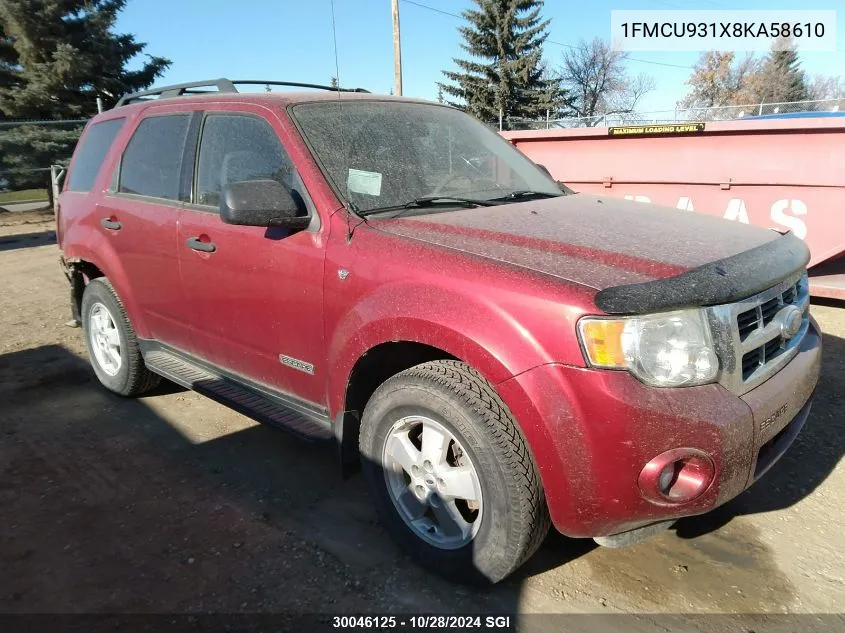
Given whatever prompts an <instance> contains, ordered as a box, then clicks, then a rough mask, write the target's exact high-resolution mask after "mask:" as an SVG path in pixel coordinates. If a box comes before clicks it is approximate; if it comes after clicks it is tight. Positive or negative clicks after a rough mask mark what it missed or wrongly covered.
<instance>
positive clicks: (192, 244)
mask: <svg viewBox="0 0 845 633" xmlns="http://www.w3.org/2000/svg"><path fill="white" fill-rule="evenodd" d="M185 243H186V244H187V245H188V248H190V249H192V250H195V251H200V252H202V253H213V252H214V251H216V250H217V246H216V245H215V244H214V243H213V242H202V241H200V238H198V237H189V238H188V239H187V240H186V241H185Z"/></svg>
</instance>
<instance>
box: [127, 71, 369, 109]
mask: <svg viewBox="0 0 845 633" xmlns="http://www.w3.org/2000/svg"><path fill="white" fill-rule="evenodd" d="M238 84H241V85H264V86H291V87H294V88H316V89H317V90H335V91H337V92H366V93H369V90H364V89H363V88H340V87H334V86H324V85H321V84H309V83H300V82H297V81H266V80H263V79H237V80H234V81H233V80H231V79H225V78H223V77H221V78H220V79H209V80H206V81H191V82H188V83H183V84H173V85H172V86H162V87H161V88H152V89H150V90H141V91H139V92H133V93H130V94H127V95H123V96H122V97H121V98H120V101H118V102H117V103H116V104H115V106H114V107H115V108H119V107H120V106H124V105H129V104H130V103H134V102H137V101H148V100H149V99H148V97H157V98H159V99H170V98H172V97H181V96H183V95H186V94H214V93H215V91H213V90H192V88H209V87H212V86H214V87H216V88H217V90H216V92H220V93H236V92H238V89H237V88H236V87H235V86H236V85H238Z"/></svg>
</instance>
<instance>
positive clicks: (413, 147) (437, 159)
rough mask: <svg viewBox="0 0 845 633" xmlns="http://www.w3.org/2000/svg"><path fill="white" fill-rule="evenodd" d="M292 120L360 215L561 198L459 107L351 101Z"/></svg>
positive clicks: (315, 106) (306, 110) (308, 109)
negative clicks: (440, 204) (437, 203)
mask: <svg viewBox="0 0 845 633" xmlns="http://www.w3.org/2000/svg"><path fill="white" fill-rule="evenodd" d="M292 115H293V117H294V119H295V120H296V121H297V123H298V124H299V127H300V129H301V130H302V132H303V134H304V135H305V138H306V140H307V141H308V144H309V145H310V146H311V149H312V152H313V153H314V154H315V157H316V158H317V161H318V162H319V163H320V164H321V165H322V168H323V170H324V173H325V175H326V177H327V178H329V179H330V180H331V181H332V182H333V183H334V185H335V187H336V188H337V190H338V191H340V192H341V193H342V194H343V195H344V196H345V197H346V199H347V200H348V201H349V202H351V203H352V204H353V205H355V208H356V210H357V211H359V212H364V213H366V212H372V211H376V210H379V209H389V208H396V207H401V206H404V205H406V204H408V203H412V202H413V201H415V200H419V199H421V198H429V197H436V198H463V199H465V200H479V201H483V200H495V199H500V198H504V199H506V198H507V197H508V196H511V195H512V194H517V195H519V194H522V195H525V193H526V192H536V193H537V194H539V195H547V196H553V195H561V193H562V192H561V190H560V188H559V187H558V186H557V184H556V183H555V181H554V180H552V179H551V178H549V176H547V175H546V174H545V173H543V172H542V171H541V170H540V169H538V168H537V166H536V165H534V163H532V162H531V161H529V160H528V159H527V158H525V157H524V156H523V155H522V154H520V153H519V152H518V151H516V150H515V149H514V148H513V147H512V146H511V145H510V144H509V143H508V142H507V141H505V140H504V139H503V138H501V137H500V136H499V135H498V134H496V133H495V132H493V131H492V130H490V129H488V128H487V127H485V126H484V125H483V124H481V123H480V122H478V121H477V120H475V119H474V118H472V117H471V116H469V115H467V114H464V113H463V112H461V111H459V110H455V109H453V108H448V107H444V106H437V105H433V104H432V105H428V104H423V103H407V102H398V101H364V100H351V99H350V100H344V101H343V102H340V101H321V102H312V103H303V104H299V105H296V106H294V107H293V108H292Z"/></svg>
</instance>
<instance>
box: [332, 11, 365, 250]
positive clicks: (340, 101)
mask: <svg viewBox="0 0 845 633" xmlns="http://www.w3.org/2000/svg"><path fill="white" fill-rule="evenodd" d="M330 3H331V7H332V41H333V43H334V72H335V79H336V80H337V103H338V107H339V109H340V148H341V151H342V152H343V155H344V156H346V157H347V159H348V158H349V154H348V152H347V145H346V124H345V122H344V120H343V98H342V97H341V95H340V93H341V90H340V86H341V83H340V63H339V62H338V60H337V27H336V26H335V19H334V0H330ZM348 169H349V166H348V165H347V170H348ZM346 200H347V202H346V204H345V205H344V206H345V207H346V243H347V244H349V242H351V241H352V234H353V233H354V232H355V227H353V226H352V212H353V211H357V209H356V208H355V204H354V203H353V202H352V201H350V200H349V178H348V176H347V178H346ZM362 221H363V220H362Z"/></svg>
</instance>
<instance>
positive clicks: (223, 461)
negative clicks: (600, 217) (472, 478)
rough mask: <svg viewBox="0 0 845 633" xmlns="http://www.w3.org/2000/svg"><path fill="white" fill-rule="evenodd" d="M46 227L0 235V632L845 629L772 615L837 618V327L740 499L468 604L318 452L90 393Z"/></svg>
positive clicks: (843, 327)
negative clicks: (324, 625) (395, 623)
mask: <svg viewBox="0 0 845 633" xmlns="http://www.w3.org/2000/svg"><path fill="white" fill-rule="evenodd" d="M52 228H53V227H52V224H51V222H50V221H49V217H48V216H43V215H39V214H37V213H28V214H15V215H14V216H12V215H10V214H3V215H2V216H0V287H2V288H3V297H4V301H3V303H2V307H0V334H1V335H2V336H0V473H2V477H1V478H0V516H2V521H0V569H2V574H0V613H33V612H34V613H257V612H260V613H278V612H301V613H317V612H319V613H338V614H349V613H355V612H362V611H372V612H376V611H382V612H383V611H391V612H407V613H413V612H419V611H437V612H469V611H473V612H484V613H487V612H490V613H511V614H519V616H518V617H520V618H522V619H521V622H522V623H524V624H525V626H527V627H529V628H534V629H537V630H561V628H562V626H563V625H562V624H561V621H560V620H555V619H553V618H551V619H550V618H542V617H533V618H532V617H531V616H528V617H526V616H527V614H534V613H547V614H551V613H592V614H605V615H606V616H613V615H618V614H625V613H637V614H641V616H639V617H637V618H631V617H628V618H627V619H611V620H606V619H601V618H596V616H593V617H592V618H578V619H569V620H566V622H567V623H568V627H569V628H568V629H567V630H579V631H580V630H584V631H594V630H595V631H599V630H615V629H616V628H620V627H623V626H624V629H625V630H636V631H639V630H653V629H652V628H649V627H652V626H653V627H656V628H657V629H660V630H678V629H677V628H675V625H678V626H680V625H679V624H678V623H681V624H685V625H688V626H689V627H692V628H693V629H695V630H707V631H709V630H713V631H717V630H724V629H725V628H726V623H725V621H723V620H720V619H718V618H717V617H715V616H713V615H709V616H701V615H698V616H696V615H695V614H766V615H770V616H772V618H770V619H769V620H767V621H766V622H768V625H767V627H768V628H766V630H793V628H794V630H809V629H810V628H812V626H818V627H820V628H819V629H818V630H826V631H830V630H845V625H843V620H841V619H833V620H830V619H822V620H818V619H814V618H813V619H807V620H798V619H797V618H798V617H799V616H794V615H793V616H792V617H791V618H784V617H782V616H780V617H778V616H777V614H819V613H826V614H835V613H840V612H841V611H843V604H845V599H843V598H845V539H843V538H842V527H843V513H845V510H843V508H845V485H844V484H845V469H843V465H842V455H843V448H845V418H843V414H842V405H843V392H845V390H843V384H845V307H842V306H838V305H836V304H830V305H814V306H813V308H812V310H813V313H814V315H815V316H816V318H817V319H818V320H819V322H820V323H821V325H822V328H823V330H824V339H825V340H824V342H825V346H826V347H825V357H824V365H823V370H822V378H821V383H820V385H819V388H818V393H817V398H816V402H815V405H814V408H813V411H812V414H811V416H810V420H809V421H808V423H807V426H806V427H805V430H804V431H803V433H802V435H801V436H800V437H799V439H798V440H797V441H796V444H795V445H794V446H793V447H792V449H791V450H790V452H789V453H788V454H787V455H786V456H785V457H784V458H783V459H782V460H781V461H780V462H779V463H778V464H777V465H776V467H775V468H774V469H773V470H772V471H771V472H770V473H769V474H768V475H767V477H765V478H764V479H763V480H762V481H761V482H759V483H758V484H757V485H755V486H754V487H753V488H752V489H751V490H749V491H747V492H746V493H744V494H743V495H741V496H740V497H738V498H737V499H736V500H734V501H733V502H731V503H729V504H727V505H726V506H724V507H722V508H720V509H719V510H717V511H716V512H714V513H711V514H709V515H706V516H703V517H697V518H693V519H687V520H684V521H682V522H680V523H679V524H678V525H677V526H676V527H675V528H674V529H672V530H670V531H668V532H666V533H664V534H662V535H660V536H658V537H655V538H652V539H651V540H649V541H646V542H644V543H641V544H638V545H635V546H632V547H629V548H626V549H604V548H599V547H596V546H595V545H594V544H593V543H592V542H591V541H582V540H571V539H567V538H564V537H562V536H559V535H557V534H551V535H550V536H549V538H548V539H547V541H546V543H545V544H544V546H543V548H542V549H541V551H540V552H539V553H538V554H537V555H536V556H535V557H534V558H533V559H532V560H531V561H530V562H529V563H528V565H527V566H526V567H525V569H524V570H522V571H521V572H520V573H518V574H517V575H515V576H514V577H512V578H510V579H508V580H507V581H505V582H504V583H501V584H500V585H498V586H496V587H494V588H491V589H486V590H478V589H470V588H466V587H460V586H455V585H452V584H449V583H447V582H445V581H442V580H440V579H438V578H437V577H435V576H432V575H430V574H428V573H426V572H424V571H422V570H420V569H419V568H418V567H416V566H415V565H414V564H412V563H411V562H410V561H409V560H407V559H406V558H405V557H404V556H403V555H402V554H401V553H400V552H399V551H398V550H397V549H396V548H395V547H394V545H393V544H392V542H391V541H390V540H389V539H388V537H387V535H386V534H385V533H384V531H383V530H382V529H381V527H380V526H379V525H378V522H377V520H376V518H375V515H374V512H373V510H372V509H371V507H370V504H369V500H368V498H367V495H366V492H365V490H364V487H363V482H362V481H361V478H356V479H353V480H352V481H350V482H343V481H342V480H341V478H340V476H339V474H338V472H337V468H336V467H335V461H334V454H333V452H332V451H331V450H330V449H328V448H327V447H324V446H318V445H310V444H304V443H301V442H299V441H298V440H296V439H294V438H292V437H289V436H288V435H286V434H285V433H283V432H280V431H277V430H274V429H272V428H267V427H263V426H260V425H257V424H255V423H254V422H252V421H251V420H249V419H247V418H245V417H243V416H241V415H239V414H237V413H235V412H233V411H231V410H228V409H226V408H224V407H222V406H220V405H218V404H216V403H214V402H212V401H210V400H207V399H205V398H202V397H200V396H198V395H197V394H194V393H192V392H188V391H184V390H181V389H179V388H177V387H175V386H172V385H169V384H165V385H163V386H162V387H160V388H159V389H158V391H157V392H156V393H155V394H153V395H151V396H149V397H145V398H141V399H138V400H127V399H122V398H119V397H117V396H113V395H111V394H109V393H107V392H106V391H105V390H103V389H102V388H100V386H99V385H98V383H97V382H96V379H95V378H94V376H93V373H92V372H91V370H90V368H89V366H88V363H87V360H86V358H85V353H84V344H83V342H82V338H81V333H80V330H78V329H74V328H70V327H67V326H66V325H65V323H66V322H67V320H68V318H69V310H68V306H67V301H68V299H67V287H66V282H65V279H64V277H63V276H62V274H61V272H60V269H59V267H58V261H57V260H58V250H57V248H56V246H55V243H54V234H53V233H52ZM655 614H687V615H683V616H680V615H675V616H671V617H672V618H675V619H672V620H670V619H668V618H670V616H665V617H664V616H660V615H655ZM661 618H662V619H661ZM669 622H672V623H674V624H672V625H671V626H670V624H668V623H669ZM799 622H800V624H799ZM777 626H784V627H789V628H783V629H777ZM772 627H774V628H772ZM745 630H748V627H746V628H745ZM758 630H759V629H758Z"/></svg>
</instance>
